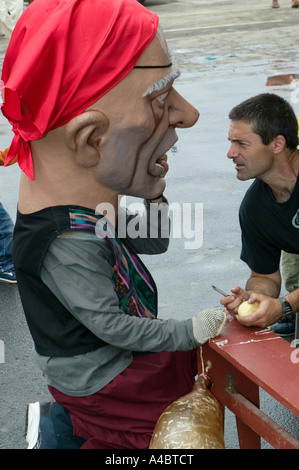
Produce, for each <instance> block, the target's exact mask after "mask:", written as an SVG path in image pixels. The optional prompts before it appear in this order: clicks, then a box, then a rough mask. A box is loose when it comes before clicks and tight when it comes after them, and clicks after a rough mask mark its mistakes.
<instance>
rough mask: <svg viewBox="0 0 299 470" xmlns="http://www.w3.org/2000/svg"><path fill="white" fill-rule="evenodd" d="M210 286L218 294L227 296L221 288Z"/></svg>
mask: <svg viewBox="0 0 299 470" xmlns="http://www.w3.org/2000/svg"><path fill="white" fill-rule="evenodd" d="M212 287H213V289H214V290H215V291H217V292H218V293H219V294H221V295H223V296H224V297H227V296H228V295H229V294H226V293H225V292H223V290H221V289H218V287H216V286H212Z"/></svg>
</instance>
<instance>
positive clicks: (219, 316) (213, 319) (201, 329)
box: [192, 308, 227, 345]
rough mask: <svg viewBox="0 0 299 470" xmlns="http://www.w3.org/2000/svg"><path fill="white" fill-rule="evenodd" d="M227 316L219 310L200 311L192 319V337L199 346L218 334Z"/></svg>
mask: <svg viewBox="0 0 299 470" xmlns="http://www.w3.org/2000/svg"><path fill="white" fill-rule="evenodd" d="M226 320H227V316H226V314H225V312H224V310H223V309H221V308H208V309H206V310H202V311H201V312H199V313H198V314H197V315H195V316H194V317H193V318H192V326H193V335H194V338H195V340H196V341H197V343H198V344H199V345H201V344H204V343H206V342H207V341H208V340H209V339H211V338H215V336H218V335H219V334H220V331H221V330H222V328H223V327H224V325H225V323H226Z"/></svg>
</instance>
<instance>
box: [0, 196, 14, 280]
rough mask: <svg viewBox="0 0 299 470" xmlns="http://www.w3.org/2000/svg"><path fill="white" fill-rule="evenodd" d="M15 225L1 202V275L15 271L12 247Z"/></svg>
mask: <svg viewBox="0 0 299 470" xmlns="http://www.w3.org/2000/svg"><path fill="white" fill-rule="evenodd" d="M13 229H14V224H13V221H12V220H11V218H10V215H9V214H8V213H7V212H6V210H5V209H4V207H3V205H2V204H1V202H0V273H3V272H8V271H13V270H14V264H13V259H12V256H11V245H12V235H13Z"/></svg>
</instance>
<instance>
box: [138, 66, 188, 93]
mask: <svg viewBox="0 0 299 470" xmlns="http://www.w3.org/2000/svg"><path fill="white" fill-rule="evenodd" d="M180 75H181V72H179V71H178V70H174V71H173V72H171V73H170V74H169V75H166V77H163V78H161V80H158V81H157V82H156V83H153V84H152V85H151V86H150V87H149V88H148V89H147V90H146V91H145V92H144V93H143V96H148V95H150V94H151V93H153V92H154V91H159V90H162V89H163V88H164V87H166V85H168V83H170V82H172V81H173V80H175V79H176V78H178V77H179V76H180Z"/></svg>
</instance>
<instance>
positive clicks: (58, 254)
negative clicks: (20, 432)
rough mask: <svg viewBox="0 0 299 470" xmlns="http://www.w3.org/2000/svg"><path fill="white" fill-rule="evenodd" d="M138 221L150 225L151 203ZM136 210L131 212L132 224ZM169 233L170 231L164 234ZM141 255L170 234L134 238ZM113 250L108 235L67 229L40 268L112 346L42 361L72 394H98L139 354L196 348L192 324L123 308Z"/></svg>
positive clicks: (52, 380)
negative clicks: (129, 312)
mask: <svg viewBox="0 0 299 470" xmlns="http://www.w3.org/2000/svg"><path fill="white" fill-rule="evenodd" d="M145 208H146V210H145V212H144V213H143V214H142V215H140V216H139V218H138V223H139V224H146V225H147V226H149V224H150V218H149V216H148V215H149V204H148V203H147V202H146V203H145ZM133 217H134V218H135V219H134V220H135V222H136V214H127V222H128V223H129V222H130V221H132V219H133ZM164 233H165V232H164ZM130 242H131V244H132V245H133V246H134V249H135V251H136V252H137V253H147V254H158V253H161V252H164V251H166V249H167V247H168V242H169V240H168V238H161V237H160V238H140V237H137V238H134V239H131V240H130ZM114 262H115V259H114V253H113V251H112V249H111V247H110V245H109V244H108V243H107V242H106V240H104V239H100V238H98V239H95V238H94V237H92V238H91V237H90V236H88V235H86V234H84V233H82V234H81V233H80V232H74V233H66V234H63V235H62V236H60V237H58V238H56V239H55V240H54V242H52V244H51V245H50V247H49V250H48V252H47V255H46V257H45V259H44V263H43V267H42V270H41V277H42V280H43V282H44V283H45V284H46V285H47V286H48V287H49V288H50V290H51V291H52V292H53V293H54V294H55V296H56V297H57V298H58V299H59V300H60V302H62V304H63V305H64V306H65V307H66V308H67V309H68V310H69V311H70V312H71V313H72V314H73V315H74V316H75V317H76V318H77V319H78V320H79V321H80V322H81V323H82V324H84V325H85V326H86V327H87V328H89V329H90V330H91V331H92V332H93V333H94V334H95V335H97V336H98V337H99V338H101V339H102V340H103V341H105V342H106V343H107V345H105V346H103V347H101V348H99V349H96V350H94V351H90V352H88V353H86V354H80V355H78V356H73V357H45V356H41V355H38V354H37V361H38V364H39V366H40V367H41V369H42V371H43V372H44V374H45V377H46V380H47V382H48V384H49V385H52V386H53V387H55V388H57V389H58V390H60V391H61V392H63V393H66V394H67V395H71V396H85V395H90V394H92V393H95V392H97V391H98V390H100V389H101V388H103V387H104V386H105V385H107V383H109V382H110V381H111V380H113V378H115V377H116V376H117V375H118V374H120V373H121V372H122V371H123V370H124V369H126V367H128V366H129V365H130V363H131V362H132V360H133V356H134V352H143V353H144V352H145V353H146V352H161V351H174V350H191V349H194V348H196V346H197V344H196V342H195V339H194V336H193V332H192V322H191V319H189V320H182V321H179V320H175V319H168V320H165V321H159V320H152V319H149V318H139V317H135V316H130V315H127V314H125V313H124V312H123V311H122V310H121V309H120V306H119V300H118V296H117V294H116V292H115V290H114V284H113V281H112V276H113V266H114Z"/></svg>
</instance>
